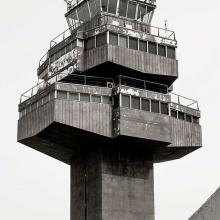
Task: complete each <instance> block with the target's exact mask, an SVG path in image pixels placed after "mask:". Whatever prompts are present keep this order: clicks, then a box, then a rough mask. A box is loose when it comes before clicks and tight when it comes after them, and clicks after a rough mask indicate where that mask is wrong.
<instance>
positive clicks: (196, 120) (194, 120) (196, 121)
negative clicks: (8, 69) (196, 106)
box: [193, 116, 199, 124]
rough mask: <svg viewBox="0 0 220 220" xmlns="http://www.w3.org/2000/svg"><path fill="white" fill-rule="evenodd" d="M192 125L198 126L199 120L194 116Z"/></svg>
mask: <svg viewBox="0 0 220 220" xmlns="http://www.w3.org/2000/svg"><path fill="white" fill-rule="evenodd" d="M193 123H195V124H199V118H198V117H196V116H193Z"/></svg>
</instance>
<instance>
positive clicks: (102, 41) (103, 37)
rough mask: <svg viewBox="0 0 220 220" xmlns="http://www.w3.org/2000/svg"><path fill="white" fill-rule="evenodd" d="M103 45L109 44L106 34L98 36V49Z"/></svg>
mask: <svg viewBox="0 0 220 220" xmlns="http://www.w3.org/2000/svg"><path fill="white" fill-rule="evenodd" d="M103 44H107V36H106V33H104V34H99V35H97V36H96V47H98V46H101V45H103Z"/></svg>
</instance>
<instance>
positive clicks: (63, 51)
mask: <svg viewBox="0 0 220 220" xmlns="http://www.w3.org/2000/svg"><path fill="white" fill-rule="evenodd" d="M60 53H61V54H60V56H61V57H62V56H63V55H65V47H64V48H63V49H62V50H61V52H60Z"/></svg>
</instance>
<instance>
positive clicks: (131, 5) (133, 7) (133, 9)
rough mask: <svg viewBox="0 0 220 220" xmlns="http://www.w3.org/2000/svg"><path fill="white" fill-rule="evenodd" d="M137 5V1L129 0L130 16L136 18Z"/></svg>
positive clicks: (128, 14)
mask: <svg viewBox="0 0 220 220" xmlns="http://www.w3.org/2000/svg"><path fill="white" fill-rule="evenodd" d="M136 5H137V4H136V2H132V1H129V3H128V12H127V17H128V18H131V19H135V13H136Z"/></svg>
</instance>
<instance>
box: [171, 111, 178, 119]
mask: <svg viewBox="0 0 220 220" xmlns="http://www.w3.org/2000/svg"><path fill="white" fill-rule="evenodd" d="M171 116H172V117H174V118H177V111H175V110H171Z"/></svg>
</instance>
